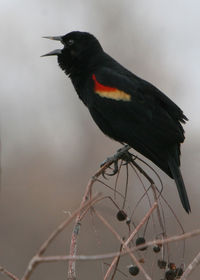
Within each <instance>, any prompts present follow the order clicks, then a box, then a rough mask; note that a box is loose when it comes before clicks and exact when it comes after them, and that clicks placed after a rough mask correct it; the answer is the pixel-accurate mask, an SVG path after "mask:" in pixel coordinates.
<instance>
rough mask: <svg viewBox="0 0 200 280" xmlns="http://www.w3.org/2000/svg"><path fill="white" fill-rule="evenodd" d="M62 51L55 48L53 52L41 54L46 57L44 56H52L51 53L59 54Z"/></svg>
mask: <svg viewBox="0 0 200 280" xmlns="http://www.w3.org/2000/svg"><path fill="white" fill-rule="evenodd" d="M61 53H62V50H60V49H57V50H54V51H52V52H49V53H46V54H43V55H41V57H44V56H51V55H59V54H61Z"/></svg>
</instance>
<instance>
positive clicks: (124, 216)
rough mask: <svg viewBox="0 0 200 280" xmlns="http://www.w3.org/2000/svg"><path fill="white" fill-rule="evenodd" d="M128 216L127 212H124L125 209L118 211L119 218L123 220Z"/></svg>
mask: <svg viewBox="0 0 200 280" xmlns="http://www.w3.org/2000/svg"><path fill="white" fill-rule="evenodd" d="M126 218H127V214H126V213H125V212H124V210H119V211H118V213H117V220H118V221H120V222H122V221H124V220H126Z"/></svg>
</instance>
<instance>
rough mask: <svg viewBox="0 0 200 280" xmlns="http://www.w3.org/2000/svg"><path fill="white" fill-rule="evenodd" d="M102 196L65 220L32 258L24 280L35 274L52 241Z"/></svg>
mask: <svg viewBox="0 0 200 280" xmlns="http://www.w3.org/2000/svg"><path fill="white" fill-rule="evenodd" d="M99 196H100V194H97V195H96V196H94V197H93V198H92V199H91V200H89V201H87V202H86V203H85V204H84V205H82V206H81V207H79V208H78V209H77V210H76V211H75V212H74V213H73V214H72V216H71V217H70V218H68V219H67V220H65V221H64V222H62V223H61V224H60V225H59V226H58V227H57V228H56V229H55V230H54V231H53V232H52V234H51V235H50V236H49V238H48V239H47V240H46V241H45V242H44V243H43V244H42V246H41V247H40V249H39V250H38V252H37V253H36V255H35V256H33V257H32V259H31V260H30V262H29V264H28V266H27V269H26V271H25V273H24V276H23V277H22V280H28V279H29V278H30V276H31V274H32V273H33V271H34V269H35V267H36V266H37V265H38V264H39V263H41V259H42V257H41V255H42V254H43V253H44V252H45V251H46V249H47V248H48V247H49V245H50V244H51V243H52V241H53V240H54V239H55V238H56V237H57V235H58V234H59V233H60V232H61V231H63V230H64V229H65V227H67V226H68V225H69V224H70V223H71V222H72V220H73V219H74V218H75V217H76V216H77V214H78V213H79V212H80V211H81V210H82V209H84V208H85V207H87V206H88V205H92V204H94V203H95V202H96V200H97V199H98V198H99Z"/></svg>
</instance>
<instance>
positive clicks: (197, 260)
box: [181, 252, 200, 280]
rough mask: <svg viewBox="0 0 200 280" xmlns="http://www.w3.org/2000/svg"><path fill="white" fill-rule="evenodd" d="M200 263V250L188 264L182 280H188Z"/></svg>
mask: <svg viewBox="0 0 200 280" xmlns="http://www.w3.org/2000/svg"><path fill="white" fill-rule="evenodd" d="M199 264H200V252H199V253H198V254H197V255H196V257H195V258H194V259H193V261H192V262H191V263H190V264H189V265H188V267H187V268H186V270H185V272H184V273H183V275H182V277H181V280H186V279H187V278H188V276H189V275H190V273H191V272H192V271H193V270H194V269H195V268H196V267H197V266H198V265H199Z"/></svg>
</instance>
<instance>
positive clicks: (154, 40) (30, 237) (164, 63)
mask: <svg viewBox="0 0 200 280" xmlns="http://www.w3.org/2000/svg"><path fill="white" fill-rule="evenodd" d="M199 10H200V2H199V1H197V0H190V1H188V0H174V1H168V0H163V1H159V0H151V1H145V0H124V1H120V0H109V1H106V0H102V1H98V0H84V1H81V0H76V1H72V0H60V1H51V0H49V1H46V0H29V1H25V0H13V1H7V0H1V2H0V34H1V40H0V61H1V63H0V75H1V83H0V134H1V193H0V263H1V264H2V265H3V266H5V267H6V268H7V269H9V270H10V271H12V272H13V273H16V274H17V275H18V276H20V275H22V274H23V272H24V269H25V267H26V265H27V263H28V261H29V259H30V257H31V256H32V255H33V254H34V253H35V252H36V250H37V249H38V247H39V246H40V244H41V243H42V242H43V241H44V240H45V238H47V236H48V234H50V233H51V231H52V230H53V229H54V228H55V227H56V226H57V225H58V224H59V223H60V222H61V221H63V220H64V219H65V218H66V211H73V210H75V209H76V208H77V207H78V205H79V202H80V199H81V196H82V195H83V192H84V189H85V186H86V184H87V181H88V179H89V177H90V176H91V175H92V174H93V173H94V172H95V171H96V170H97V169H98V167H99V165H100V163H101V162H102V161H103V160H104V159H105V158H106V157H107V156H110V155H111V154H113V153H114V152H115V151H116V149H118V148H119V146H120V145H119V144H118V143H115V142H113V141H112V140H110V139H108V138H107V137H105V136H104V135H103V134H102V133H101V132H100V131H99V129H98V128H97V127H96V125H95V124H94V123H93V121H92V120H91V117H90V115H89V113H88V111H87V109H86V108H85V107H84V106H83V104H82V103H81V102H80V100H79V99H78V97H77V95H76V93H75V91H74V89H73V87H72V85H71V82H70V80H69V79H68V78H67V77H66V76H65V74H64V73H63V72H62V71H61V70H60V69H59V68H58V66H57V61H56V58H55V57H49V58H40V55H42V54H44V53H47V52H49V51H51V50H53V49H56V48H59V47H60V45H59V43H58V42H53V41H48V40H45V39H42V38H41V37H42V36H48V35H63V34H65V33H68V32H70V31H73V30H81V31H88V32H91V33H93V34H94V35H95V36H96V37H97V38H98V39H99V40H100V42H101V44H102V46H103V47H104V49H105V50H106V52H108V53H109V54H110V55H111V56H113V57H114V58H115V59H117V60H118V61H119V62H120V63H121V64H123V65H124V66H126V67H127V68H128V69H130V70H131V71H133V72H134V73H135V74H137V75H138V76H141V77H142V78H144V79H146V80H148V81H150V82H151V83H153V84H154V85H156V86H157V87H158V88H160V89H161V90H162V91H164V92H165V93H166V94H167V95H168V96H169V97H170V98H171V99H173V100H174V101H175V102H176V103H177V104H179V106H180V107H181V108H182V109H183V111H184V113H185V114H186V116H187V117H188V118H189V122H188V124H187V125H186V126H185V130H186V140H185V143H184V145H183V146H182V173H183V177H184V180H185V184H186V186H187V190H188V194H189V198H190V202H191V206H192V214H190V215H189V216H188V215H187V214H186V213H185V212H184V210H183V209H182V206H181V204H180V201H179V198H178V194H177V191H176V190H175V185H174V182H173V181H172V180H170V179H169V178H168V177H167V176H166V175H165V174H164V173H163V172H161V171H159V174H160V175H161V177H162V180H163V182H164V186H165V190H164V195H165V198H167V200H168V201H170V204H171V205H172V206H173V209H174V210H175V211H176V213H177V216H178V217H179V218H180V220H181V223H182V224H183V226H184V228H185V230H186V231H191V230H193V229H196V228H199V227H200V221H199V211H200V204H199V198H200V188H199V176H200V175H199V170H200V144H199V142H200V129H199V128H200V117H199V106H200V95H199V91H200V79H199V74H200V70H199V63H200V51H199V50H200V32H199V26H200V17H199ZM70 234H71V233H70V230H69V236H70ZM83 234H84V230H83ZM66 239H67V238H66V234H63V236H61V240H60V241H58V245H56V246H54V247H52V251H51V250H50V251H49V253H52V254H61V253H62V254H64V253H66V251H65V248H63V244H64V246H65V244H66ZM197 244H198V246H197ZM199 244H200V243H199V238H195V239H193V240H192V239H191V240H190V241H189V245H188V247H189V250H188V251H187V255H186V260H185V261H186V263H189V262H190V261H191V260H192V258H193V257H194V256H195V255H196V254H197V253H198V251H199V249H200V245H199ZM88 248H89V244H88ZM88 250H89V249H88ZM88 250H86V249H84V250H83V253H87V252H89V251H88ZM110 251H113V250H112V249H110ZM80 267H81V269H82V271H83V276H84V275H88V274H86V272H84V264H83V263H81V264H80ZM198 271H199V268H198V269H197V270H196V272H194V273H193V274H192V275H191V276H190V278H189V279H197V275H199V272H198ZM87 272H88V271H87ZM84 273H85V274H84ZM63 275H66V264H51V266H49V265H48V264H43V265H41V266H40V267H39V268H38V269H37V271H36V272H35V273H34V275H33V277H32V279H44V277H45V278H47V277H48V279H49V280H51V279H55V277H56V279H63ZM91 275H92V274H91ZM91 275H90V276H91ZM94 275H96V274H94ZM1 277H2V278H1ZM0 279H3V276H1V275H0ZM81 279H84V277H81ZM100 279H101V278H100ZM117 279H118V278H117ZM119 279H121V276H120V277H119Z"/></svg>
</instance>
